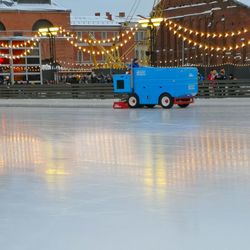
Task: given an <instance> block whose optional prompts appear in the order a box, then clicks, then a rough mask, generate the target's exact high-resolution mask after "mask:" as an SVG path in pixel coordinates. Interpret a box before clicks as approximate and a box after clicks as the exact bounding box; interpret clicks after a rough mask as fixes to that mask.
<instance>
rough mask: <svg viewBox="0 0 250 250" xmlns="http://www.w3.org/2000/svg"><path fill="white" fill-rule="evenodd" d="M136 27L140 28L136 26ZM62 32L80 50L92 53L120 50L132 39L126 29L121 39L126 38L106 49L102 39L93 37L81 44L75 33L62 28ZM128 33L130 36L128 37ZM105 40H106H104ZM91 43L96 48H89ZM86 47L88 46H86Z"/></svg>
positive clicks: (133, 33)
mask: <svg viewBox="0 0 250 250" xmlns="http://www.w3.org/2000/svg"><path fill="white" fill-rule="evenodd" d="M136 29H138V28H136ZM60 33H61V34H62V36H63V37H65V38H66V39H67V41H68V42H69V43H70V44H71V45H72V46H74V47H75V48H77V49H78V50H81V51H82V52H85V53H88V54H92V55H104V54H110V53H112V52H114V51H115V50H119V48H121V47H123V46H124V45H125V44H127V43H128V42H129V41H130V40H131V39H132V36H131V34H130V32H129V31H126V33H122V34H121V36H120V37H119V39H124V40H122V41H119V42H117V43H116V44H114V45H113V46H112V47H111V46H110V49H105V48H104V47H103V46H102V44H101V40H99V41H95V40H91V39H84V40H82V41H83V42H84V43H86V44H87V45H79V39H78V37H77V36H75V35H74V34H73V33H70V32H68V31H66V30H64V29H60ZM131 33H132V35H133V36H134V35H135V32H134V31H133V32H132V31H131ZM126 35H127V36H128V37H126ZM72 39H73V40H72ZM109 40H110V39H109ZM103 41H105V40H103ZM106 41H108V40H106ZM104 44H105V43H104ZM90 45H92V46H93V45H94V46H95V49H90V48H89V47H90ZM98 46H100V47H98ZM86 47H88V48H86Z"/></svg>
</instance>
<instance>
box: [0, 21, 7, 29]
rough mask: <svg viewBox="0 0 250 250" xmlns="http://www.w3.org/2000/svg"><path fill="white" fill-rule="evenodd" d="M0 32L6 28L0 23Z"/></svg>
mask: <svg viewBox="0 0 250 250" xmlns="http://www.w3.org/2000/svg"><path fill="white" fill-rule="evenodd" d="M0 30H6V28H5V26H4V24H3V23H2V22H0Z"/></svg>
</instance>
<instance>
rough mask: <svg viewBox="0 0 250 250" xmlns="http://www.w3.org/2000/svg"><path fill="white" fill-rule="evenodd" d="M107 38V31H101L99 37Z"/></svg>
mask: <svg viewBox="0 0 250 250" xmlns="http://www.w3.org/2000/svg"><path fill="white" fill-rule="evenodd" d="M107 38H108V33H107V32H106V31H103V32H101V39H103V40H105V39H107Z"/></svg>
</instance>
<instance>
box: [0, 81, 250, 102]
mask: <svg viewBox="0 0 250 250" xmlns="http://www.w3.org/2000/svg"><path fill="white" fill-rule="evenodd" d="M116 97H121V95H120V94H115V93H114V90H113V85H112V84H104V83H98V84H94V83H90V84H53V85H32V84H31V85H0V98H15V99H50V98H51V99H64V98H65V99H72V98H73V99H74V98H75V99H93V98H97V99H112V98H116ZM228 97H250V80H226V81H203V82H201V83H199V93H198V95H197V98H228Z"/></svg>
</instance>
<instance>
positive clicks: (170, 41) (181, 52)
mask: <svg viewBox="0 0 250 250" xmlns="http://www.w3.org/2000/svg"><path fill="white" fill-rule="evenodd" d="M162 6H163V16H164V18H167V20H168V21H165V22H164V23H163V24H162V25H161V27H160V29H159V32H158V39H157V45H156V46H157V50H156V52H157V64H158V65H162V66H177V65H190V64H196V65H216V64H222V63H233V64H246V63H248V62H249V60H250V48H249V45H248V40H249V38H250V35H249V32H250V27H249V26H250V9H249V7H248V6H246V5H244V4H242V3H240V2H238V1H234V0H217V1H199V0H194V1H185V0H180V1H170V0H164V1H163V2H162ZM169 21H172V23H171V24H170V23H169ZM166 23H167V25H168V26H166ZM170 27H171V28H170ZM183 38H184V39H183Z"/></svg>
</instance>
